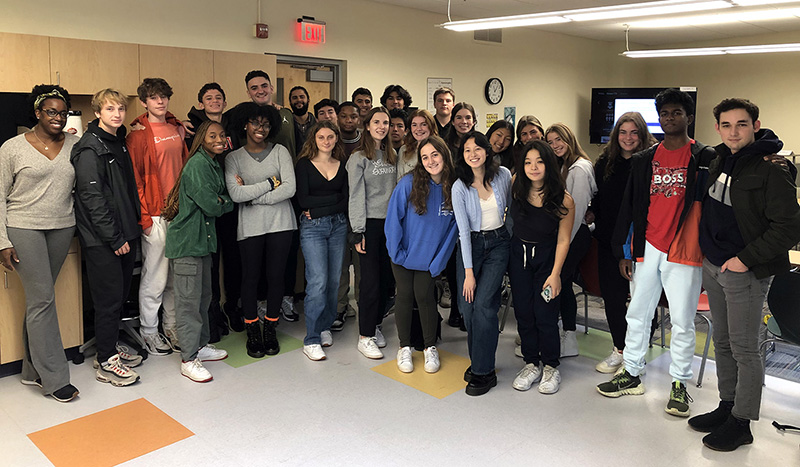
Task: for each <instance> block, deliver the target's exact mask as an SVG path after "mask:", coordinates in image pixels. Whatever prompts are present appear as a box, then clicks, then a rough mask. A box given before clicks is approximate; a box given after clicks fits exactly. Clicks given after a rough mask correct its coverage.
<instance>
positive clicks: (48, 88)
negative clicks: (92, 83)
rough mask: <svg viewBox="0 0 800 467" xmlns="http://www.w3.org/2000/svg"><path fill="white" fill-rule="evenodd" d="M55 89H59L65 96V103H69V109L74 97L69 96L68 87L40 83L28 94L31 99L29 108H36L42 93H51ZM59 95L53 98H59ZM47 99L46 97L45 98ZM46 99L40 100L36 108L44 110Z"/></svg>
mask: <svg viewBox="0 0 800 467" xmlns="http://www.w3.org/2000/svg"><path fill="white" fill-rule="evenodd" d="M53 91H57V92H58V93H59V94H61V96H62V97H63V99H61V100H63V101H64V103H65V104H66V105H67V109H69V108H70V107H71V104H72V99H71V98H70V96H69V92H67V90H66V89H64V88H62V87H61V86H58V85H56V84H38V85H36V86H34V87H33V89H32V90H31V94H30V95H29V96H28V100H29V101H30V106H29V108H34V105H35V104H36V98H37V97H39V96H41V95H42V94H49V93H51V92H53ZM58 98H59V97H58V96H53V97H52V99H58ZM45 100H46V99H45ZM43 104H44V101H42V102H40V103H39V105H38V106H36V110H42V105H43Z"/></svg>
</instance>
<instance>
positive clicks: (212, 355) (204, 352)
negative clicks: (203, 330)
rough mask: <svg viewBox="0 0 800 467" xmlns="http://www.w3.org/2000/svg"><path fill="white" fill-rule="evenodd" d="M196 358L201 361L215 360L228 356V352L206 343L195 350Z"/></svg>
mask: <svg viewBox="0 0 800 467" xmlns="http://www.w3.org/2000/svg"><path fill="white" fill-rule="evenodd" d="M197 358H198V359H200V361H203V362H216V361H219V360H225V359H226V358H228V352H227V351H225V350H222V349H218V348H216V347H214V345H213V344H206V345H204V346H203V347H201V348H200V350H198V351H197Z"/></svg>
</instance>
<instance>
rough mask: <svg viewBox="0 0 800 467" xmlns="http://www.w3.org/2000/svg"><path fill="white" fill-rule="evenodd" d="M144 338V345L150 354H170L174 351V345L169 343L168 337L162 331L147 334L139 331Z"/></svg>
mask: <svg viewBox="0 0 800 467" xmlns="http://www.w3.org/2000/svg"><path fill="white" fill-rule="evenodd" d="M139 334H140V335H141V336H142V340H144V346H145V347H146V348H147V353H149V354H150V355H169V354H171V353H172V347H171V346H170V345H169V344H168V343H167V338H166V337H164V335H163V334H161V333H158V332H156V333H153V334H145V333H143V332H141V331H140V332H139Z"/></svg>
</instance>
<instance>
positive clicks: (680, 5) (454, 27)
mask: <svg viewBox="0 0 800 467" xmlns="http://www.w3.org/2000/svg"><path fill="white" fill-rule="evenodd" d="M733 6H734V5H733V4H731V3H730V2H729V1H725V0H708V1H701V2H697V1H688V0H664V1H659V2H647V3H631V4H627V5H616V6H609V7H598V8H582V9H578V10H564V11H553V12H547V13H536V14H531V15H516V16H500V17H495V18H481V19H470V20H463V21H452V20H450V15H449V10H448V21H447V22H446V23H443V24H440V25H439V27H443V28H445V29H450V30H451V31H476V30H481V29H498V28H511V27H520V26H537V25H543V24H556V23H568V22H572V21H598V20H604V19H615V18H631V17H642V16H650V15H667V14H677V13H690V12H695V11H707V10H715V9H720V8H731V7H733ZM448 8H449V2H448Z"/></svg>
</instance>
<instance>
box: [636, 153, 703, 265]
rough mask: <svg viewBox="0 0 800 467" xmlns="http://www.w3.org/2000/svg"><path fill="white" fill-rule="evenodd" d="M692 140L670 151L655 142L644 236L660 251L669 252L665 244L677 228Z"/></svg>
mask: <svg viewBox="0 0 800 467" xmlns="http://www.w3.org/2000/svg"><path fill="white" fill-rule="evenodd" d="M693 142H694V141H690V142H689V143H688V144H686V145H685V146H683V147H682V148H679V149H676V150H674V151H670V150H669V149H666V148H665V147H664V145H663V144H659V145H658V148H657V149H656V154H655V156H654V157H653V162H652V164H653V178H652V179H651V180H650V209H649V210H648V212H647V231H646V234H645V238H646V239H647V241H648V242H650V244H651V245H653V246H654V247H656V248H657V249H658V250H659V251H662V252H664V253H667V252H669V246H670V244H672V240H673V239H674V238H675V233H677V231H678V221H679V220H680V217H681V212H682V211H683V206H684V200H685V197H686V169H687V167H688V166H689V160H690V159H691V157H692V150H691V149H692V143H693Z"/></svg>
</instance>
